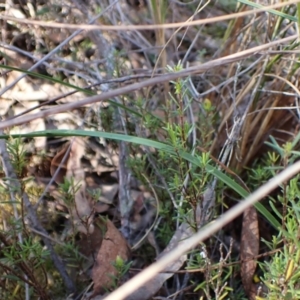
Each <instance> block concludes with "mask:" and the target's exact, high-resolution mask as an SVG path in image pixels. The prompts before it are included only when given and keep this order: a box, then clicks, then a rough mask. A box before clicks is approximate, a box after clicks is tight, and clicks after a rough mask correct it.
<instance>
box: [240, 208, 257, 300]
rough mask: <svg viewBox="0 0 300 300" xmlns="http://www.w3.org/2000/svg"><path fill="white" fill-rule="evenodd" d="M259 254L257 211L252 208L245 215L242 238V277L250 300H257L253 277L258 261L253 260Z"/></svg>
mask: <svg viewBox="0 0 300 300" xmlns="http://www.w3.org/2000/svg"><path fill="white" fill-rule="evenodd" d="M258 252H259V228H258V219H257V212H256V209H255V208H254V207H253V206H252V207H250V208H248V209H247V210H246V211H245V212H244V215H243V224H242V237H241V248H240V255H241V261H242V263H241V277H242V283H243V286H244V289H245V291H246V293H247V295H248V297H249V299H250V300H255V296H256V287H255V284H254V283H253V276H254V273H255V269H256V264H257V263H256V261H255V260H254V259H253V258H254V257H256V256H257V255H258Z"/></svg>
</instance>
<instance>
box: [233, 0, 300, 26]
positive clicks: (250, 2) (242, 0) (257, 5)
mask: <svg viewBox="0 0 300 300" xmlns="http://www.w3.org/2000/svg"><path fill="white" fill-rule="evenodd" d="M238 2H241V3H243V4H246V5H249V6H251V7H254V8H265V6H264V5H261V4H258V3H254V2H252V1H249V0H238ZM298 5H299V4H298ZM266 11H267V12H268V13H270V14H273V15H276V16H279V17H282V18H284V19H288V20H290V21H292V22H297V21H298V20H297V18H296V17H294V16H291V15H288V14H285V13H283V12H281V11H278V10H275V9H266Z"/></svg>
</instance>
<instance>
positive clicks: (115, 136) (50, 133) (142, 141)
mask: <svg viewBox="0 0 300 300" xmlns="http://www.w3.org/2000/svg"><path fill="white" fill-rule="evenodd" d="M41 136H45V137H57V136H61V137H62V136H63V137H70V136H81V137H86V136H90V137H98V138H106V139H111V140H117V141H123V142H128V143H134V144H138V145H143V146H147V147H153V148H155V149H158V150H161V151H165V152H167V153H170V154H172V155H180V157H182V158H183V159H185V160H187V161H189V162H190V163H192V164H194V165H197V166H201V164H200V162H199V157H195V156H193V155H191V154H189V153H187V152H184V151H181V150H179V149H175V148H174V147H173V146H170V145H168V144H165V143H161V142H157V141H153V140H150V139H146V138H140V137H136V136H130V135H125V134H119V133H111V132H103V131H86V130H45V131H37V132H32V133H27V134H13V135H0V139H8V138H21V137H23V138H24V137H26V138H34V137H41ZM206 169H207V171H208V172H209V173H211V174H212V175H213V176H215V177H217V178H218V179H219V180H220V181H222V182H224V183H225V184H226V185H227V186H228V187H230V188H232V189H233V190H234V191H235V192H237V193H238V194H239V195H240V196H241V197H242V198H245V197H247V196H248V192H247V191H246V190H245V189H244V188H243V187H241V186H240V185H239V184H237V183H236V182H235V181H234V180H233V179H232V178H230V177H229V176H227V175H226V174H224V173H222V172H221V171H220V170H218V169H217V168H215V167H213V166H211V165H209V164H207V165H206ZM255 207H256V208H257V210H258V211H259V212H260V213H262V215H263V216H264V217H265V218H266V219H267V220H268V221H269V222H270V223H271V224H272V226H274V227H275V228H276V229H277V228H278V227H279V226H280V224H279V223H278V221H277V220H276V219H275V218H274V217H273V216H272V215H271V214H270V213H269V211H268V210H267V209H266V208H265V207H264V206H263V205H262V204H261V203H257V204H256V205H255Z"/></svg>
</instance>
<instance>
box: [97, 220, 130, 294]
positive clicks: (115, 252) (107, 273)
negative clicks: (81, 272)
mask: <svg viewBox="0 0 300 300" xmlns="http://www.w3.org/2000/svg"><path fill="white" fill-rule="evenodd" d="M106 226H107V231H106V233H105V236H104V238H103V241H102V245H101V248H100V250H99V252H98V254H97V257H96V261H95V263H94V267H93V270H92V279H93V281H94V290H93V296H96V295H98V294H99V293H101V292H102V291H104V290H105V289H108V288H109V287H111V285H112V284H113V278H112V276H116V275H117V270H116V269H115V267H114V266H113V262H115V260H116V258H117V257H118V256H119V257H120V258H122V259H123V260H124V261H125V262H126V261H127V260H128V258H129V254H130V252H129V248H128V246H127V242H126V240H125V239H124V237H123V236H122V235H121V233H120V232H119V230H118V229H117V228H116V227H115V225H114V224H113V223H112V222H111V221H110V220H107V223H106Z"/></svg>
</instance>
